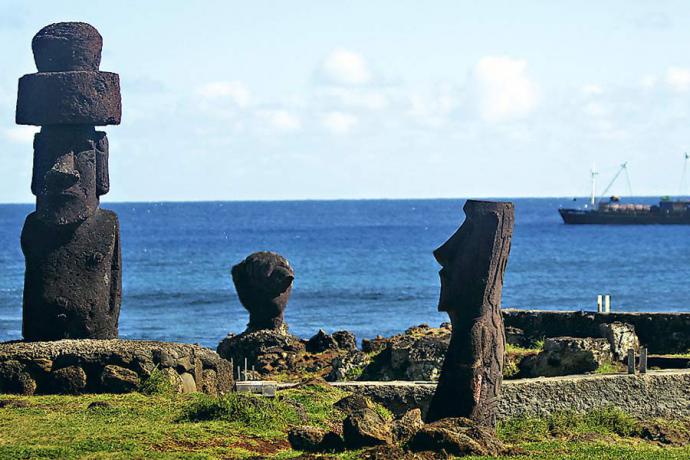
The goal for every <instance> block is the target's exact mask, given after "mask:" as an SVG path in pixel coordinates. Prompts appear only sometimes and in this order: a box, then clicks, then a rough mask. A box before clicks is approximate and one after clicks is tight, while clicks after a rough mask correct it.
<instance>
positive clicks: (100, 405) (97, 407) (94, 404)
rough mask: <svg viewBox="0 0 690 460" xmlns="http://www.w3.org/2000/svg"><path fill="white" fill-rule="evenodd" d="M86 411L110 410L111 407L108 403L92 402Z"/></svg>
mask: <svg viewBox="0 0 690 460" xmlns="http://www.w3.org/2000/svg"><path fill="white" fill-rule="evenodd" d="M86 408H87V409H88V410H101V409H112V408H113V406H112V404H110V403H109V402H108V401H94V402H92V403H91V404H89V405H88V406H87V407H86Z"/></svg>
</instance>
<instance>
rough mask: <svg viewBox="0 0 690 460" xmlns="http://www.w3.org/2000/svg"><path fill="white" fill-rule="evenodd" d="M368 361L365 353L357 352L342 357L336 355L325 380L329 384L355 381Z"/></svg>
mask: <svg viewBox="0 0 690 460" xmlns="http://www.w3.org/2000/svg"><path fill="white" fill-rule="evenodd" d="M370 361H371V360H370V358H369V356H368V355H367V354H366V353H362V352H361V351H357V350H355V351H354V352H349V353H346V354H344V355H338V356H337V357H335V358H333V359H332V361H331V372H330V373H329V374H328V376H327V377H326V379H327V380H328V381H330V382H337V381H342V380H357V379H358V378H360V376H361V375H362V373H363V372H364V369H365V367H366V366H367V365H368V364H369V362H370Z"/></svg>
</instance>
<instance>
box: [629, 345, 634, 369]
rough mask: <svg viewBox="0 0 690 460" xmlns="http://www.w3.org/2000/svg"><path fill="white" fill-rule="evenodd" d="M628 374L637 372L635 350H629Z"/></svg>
mask: <svg viewBox="0 0 690 460" xmlns="http://www.w3.org/2000/svg"><path fill="white" fill-rule="evenodd" d="M628 374H633V375H634V374H635V350H633V349H632V348H631V349H629V350H628Z"/></svg>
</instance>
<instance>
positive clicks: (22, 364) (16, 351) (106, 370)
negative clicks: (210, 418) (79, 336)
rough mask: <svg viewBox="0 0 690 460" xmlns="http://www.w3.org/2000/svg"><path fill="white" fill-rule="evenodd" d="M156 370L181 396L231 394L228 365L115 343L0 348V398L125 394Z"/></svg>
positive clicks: (182, 351)
mask: <svg viewBox="0 0 690 460" xmlns="http://www.w3.org/2000/svg"><path fill="white" fill-rule="evenodd" d="M154 369H159V370H160V371H162V372H163V374H164V375H165V376H167V378H168V379H169V380H170V381H171V383H172V384H173V386H174V388H176V389H177V390H178V391H179V392H195V391H199V392H203V393H207V394H219V393H225V392H228V391H230V389H231V388H232V369H231V366H230V362H228V361H226V360H224V359H222V358H221V357H220V356H218V355H217V354H216V353H215V352H213V351H211V350H209V349H207V348H203V347H201V346H199V345H190V344H183V343H171V342H154V341H137V340H117V339H115V340H58V341H53V342H21V341H16V342H4V343H0V393H16V394H23V395H32V394H34V393H36V394H80V393H127V392H130V391H136V390H137V389H138V388H139V385H140V383H141V382H142V381H143V380H145V379H146V378H147V377H149V376H150V375H151V372H153V371H154Z"/></svg>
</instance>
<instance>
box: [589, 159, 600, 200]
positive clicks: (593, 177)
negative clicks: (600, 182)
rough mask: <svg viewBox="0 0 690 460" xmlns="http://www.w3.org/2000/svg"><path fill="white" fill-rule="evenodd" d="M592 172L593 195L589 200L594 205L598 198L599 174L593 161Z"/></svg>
mask: <svg viewBox="0 0 690 460" xmlns="http://www.w3.org/2000/svg"><path fill="white" fill-rule="evenodd" d="M590 172H591V174H592V196H591V197H590V200H589V202H590V204H591V205H592V207H594V204H595V203H596V200H597V175H599V173H598V172H597V166H596V164H594V163H592V170H591V171H590Z"/></svg>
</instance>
